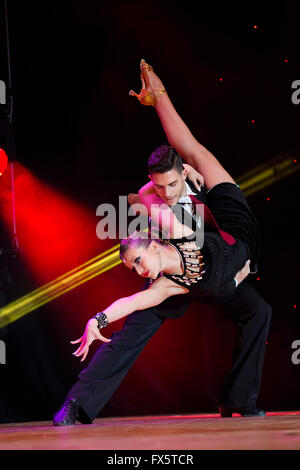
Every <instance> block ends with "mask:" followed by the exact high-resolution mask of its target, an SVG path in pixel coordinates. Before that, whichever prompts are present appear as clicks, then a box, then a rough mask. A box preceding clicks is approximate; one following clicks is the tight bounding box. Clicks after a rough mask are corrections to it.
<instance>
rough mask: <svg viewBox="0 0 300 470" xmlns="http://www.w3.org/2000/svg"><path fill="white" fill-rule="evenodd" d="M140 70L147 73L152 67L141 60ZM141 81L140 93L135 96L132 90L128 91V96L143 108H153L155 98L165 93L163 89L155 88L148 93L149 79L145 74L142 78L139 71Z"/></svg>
mask: <svg viewBox="0 0 300 470" xmlns="http://www.w3.org/2000/svg"><path fill="white" fill-rule="evenodd" d="M141 68H142V69H143V68H145V69H146V70H147V71H148V72H150V71H151V70H153V67H152V66H151V65H149V64H147V62H145V60H144V59H142V60H141ZM141 80H142V84H143V88H142V90H141V92H140V93H139V94H137V93H135V92H134V91H133V90H130V92H129V95H130V96H135V97H136V98H137V99H138V100H139V102H140V103H141V104H143V105H145V106H155V104H156V99H157V97H158V96H160V95H161V94H162V93H166V90H165V89H164V88H155V89H153V90H152V91H148V89H147V88H149V78H148V75H147V74H146V75H144V76H143V71H141Z"/></svg>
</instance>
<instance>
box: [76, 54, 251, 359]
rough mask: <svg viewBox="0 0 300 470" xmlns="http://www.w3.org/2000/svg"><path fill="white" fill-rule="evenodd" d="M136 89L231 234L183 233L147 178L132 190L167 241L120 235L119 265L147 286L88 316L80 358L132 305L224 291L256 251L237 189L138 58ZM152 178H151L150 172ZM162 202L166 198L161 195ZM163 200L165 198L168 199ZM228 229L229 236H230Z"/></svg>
mask: <svg viewBox="0 0 300 470" xmlns="http://www.w3.org/2000/svg"><path fill="white" fill-rule="evenodd" d="M141 74H142V84H143V88H142V92H141V93H140V95H136V94H135V93H134V92H131V94H134V95H136V96H137V97H138V98H139V100H140V101H141V102H142V103H143V104H149V103H151V104H152V105H153V106H155V108H156V110H157V112H158V115H159V117H160V119H161V122H162V124H163V126H164V129H165V132H166V135H167V138H168V140H169V143H170V144H173V146H174V147H175V148H176V150H177V151H180V153H181V155H182V156H183V157H184V158H185V159H186V160H187V161H188V162H189V163H190V164H191V165H194V166H195V167H196V168H197V169H198V170H199V171H200V172H201V174H202V175H203V176H204V181H205V184H206V188H207V189H208V196H209V207H210V208H211V209H212V211H213V214H214V215H216V219H217V223H218V224H219V226H220V228H221V229H222V230H223V233H224V231H226V232H227V234H228V233H229V234H230V235H231V236H232V237H231V241H230V242H229V243H228V240H227V241H226V240H224V238H223V237H222V236H221V235H220V233H219V234H218V233H215V232H213V231H210V229H209V228H208V229H207V228H206V229H205V236H204V244H203V246H201V247H200V246H198V245H197V243H196V242H195V241H191V240H190V236H191V235H192V234H193V231H192V230H191V229H190V228H188V227H186V226H184V225H182V224H181V223H180V222H179V221H178V220H177V218H176V217H175V215H174V213H173V212H172V210H171V209H170V208H169V207H166V205H165V206H161V203H162V202H167V201H166V200H164V198H163V197H160V196H159V195H158V194H157V193H158V190H157V188H156V187H155V183H154V182H153V180H152V181H151V182H150V183H148V184H147V185H145V186H144V187H143V188H142V189H141V190H140V191H139V195H140V199H141V202H142V203H144V204H145V205H146V207H147V208H148V210H149V211H151V217H152V218H153V219H154V220H155V222H156V223H157V225H160V226H161V227H162V228H163V229H164V230H165V231H166V230H167V231H168V234H169V238H170V241H169V242H166V241H163V240H160V239H152V238H151V237H148V238H145V236H144V234H141V233H137V234H134V235H133V236H131V237H128V238H127V239H125V240H123V241H122V242H121V248H120V256H121V258H122V260H123V262H124V264H125V266H126V267H128V268H129V269H134V270H135V271H136V272H137V273H138V274H139V275H140V276H142V277H145V278H149V279H152V280H153V282H152V284H151V285H150V287H149V288H148V289H147V290H144V291H142V292H139V293H137V294H134V295H132V296H130V297H126V298H122V299H119V300H117V301H116V302H114V303H113V304H112V305H111V306H109V307H108V308H107V309H105V310H104V311H103V312H100V313H99V314H97V315H96V316H95V317H93V318H92V319H91V320H89V322H88V324H87V327H86V330H85V333H84V335H83V336H82V337H81V338H79V339H78V340H76V341H73V342H72V343H73V344H76V343H81V344H80V346H79V348H78V349H77V350H76V351H75V352H74V355H75V356H77V357H79V356H82V359H81V361H84V360H85V358H86V356H87V354H88V350H89V346H90V344H91V343H92V341H93V340H94V339H100V340H102V341H104V342H109V341H110V340H109V339H107V338H105V337H104V336H102V335H101V333H100V329H102V328H103V327H105V326H107V324H108V323H111V322H113V321H116V320H118V319H120V318H122V317H124V316H126V315H129V314H130V313H132V312H134V311H136V310H143V309H147V308H149V307H153V306H155V305H158V304H160V303H161V302H163V301H164V300H165V299H167V298H168V297H170V296H175V295H182V294H187V293H189V292H196V293H198V294H199V295H208V296H216V295H226V294H232V293H233V292H234V290H235V289H236V287H237V285H238V284H239V283H240V282H241V281H242V280H243V279H244V278H245V277H246V276H247V275H248V273H249V263H250V259H251V261H252V262H253V264H255V262H256V260H257V253H258V242H259V237H258V229H257V222H256V220H255V218H254V216H253V214H252V212H251V211H250V209H249V207H248V205H247V202H246V200H245V198H244V196H243V193H242V191H241V190H240V189H239V187H238V186H237V185H236V184H235V182H234V180H233V179H232V177H231V176H230V175H229V174H228V173H227V172H226V171H225V170H224V169H223V167H222V166H221V164H220V163H219V162H218V161H217V159H216V158H215V157H214V156H213V155H212V154H211V153H210V152H208V151H207V150H206V149H204V147H202V146H201V145H200V144H199V143H198V142H197V141H196V140H195V139H194V137H193V136H192V134H191V133H190V131H189V130H188V128H187V127H186V126H185V124H184V123H183V121H182V120H181V119H180V117H179V116H178V115H177V113H176V111H175V109H174V108H173V106H172V104H171V102H170V100H169V98H168V96H167V94H166V92H165V89H164V87H163V85H162V83H161V81H160V80H159V79H158V77H157V76H156V75H155V74H154V72H153V69H152V68H151V67H150V66H148V65H147V64H146V63H145V62H144V61H142V62H141ZM154 181H155V179H154ZM167 204H168V202H167ZM168 205H169V204H168ZM233 237H234V238H233Z"/></svg>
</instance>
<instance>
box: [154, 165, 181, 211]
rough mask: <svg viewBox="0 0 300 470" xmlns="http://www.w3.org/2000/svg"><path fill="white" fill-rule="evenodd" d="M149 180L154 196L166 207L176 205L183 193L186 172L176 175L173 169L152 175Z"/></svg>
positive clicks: (176, 172)
mask: <svg viewBox="0 0 300 470" xmlns="http://www.w3.org/2000/svg"><path fill="white" fill-rule="evenodd" d="M151 180H152V182H153V185H154V189H155V192H156V194H157V195H158V196H159V197H161V199H163V201H164V202H165V203H166V204H168V206H174V205H175V204H177V202H178V199H179V198H180V196H181V195H182V194H184V193H185V180H186V170H183V171H182V173H178V171H177V170H174V169H173V170H170V171H166V172H165V173H153V174H152V175H151Z"/></svg>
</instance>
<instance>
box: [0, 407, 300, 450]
mask: <svg viewBox="0 0 300 470" xmlns="http://www.w3.org/2000/svg"><path fill="white" fill-rule="evenodd" d="M0 449H2V450H4V449H6V450H21V449H27V450H67V449H68V450H161V449H163V450H166V449H168V450H170V449H174V450H176V449H180V450H198V449H199V450H253V449H255V450H300V411H289V412H274V413H267V416H266V417H264V418H242V417H241V416H240V415H234V416H233V418H220V416H219V415H217V414H197V415H196V414H195V415H192V414H188V415H170V416H144V417H141V416H139V417H126V418H98V419H96V420H95V421H94V422H93V424H88V425H82V424H79V423H78V424H76V425H75V426H64V427H53V426H52V423H51V422H49V421H44V422H30V423H6V424H1V425H0Z"/></svg>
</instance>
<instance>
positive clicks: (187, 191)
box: [178, 181, 197, 203]
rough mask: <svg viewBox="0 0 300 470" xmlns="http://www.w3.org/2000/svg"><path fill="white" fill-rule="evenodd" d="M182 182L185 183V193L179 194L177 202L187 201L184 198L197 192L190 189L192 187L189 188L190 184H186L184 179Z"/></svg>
mask: <svg viewBox="0 0 300 470" xmlns="http://www.w3.org/2000/svg"><path fill="white" fill-rule="evenodd" d="M184 183H185V194H184V195H181V196H180V198H179V199H178V202H179V203H182V202H187V201H186V198H188V197H189V196H190V195H191V194H193V195H196V194H197V193H194V191H192V189H191V188H190V186H189V185H188V184H187V182H186V181H185V182H184Z"/></svg>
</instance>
